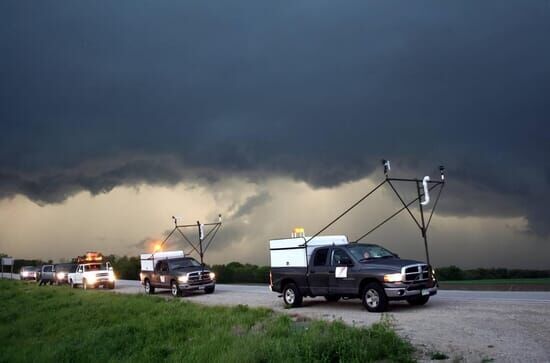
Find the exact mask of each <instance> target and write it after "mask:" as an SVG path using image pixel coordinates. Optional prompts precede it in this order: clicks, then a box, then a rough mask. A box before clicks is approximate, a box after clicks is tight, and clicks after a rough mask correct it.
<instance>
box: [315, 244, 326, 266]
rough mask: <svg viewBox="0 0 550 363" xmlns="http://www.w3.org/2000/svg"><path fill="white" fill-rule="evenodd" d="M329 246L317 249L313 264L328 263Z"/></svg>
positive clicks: (322, 264) (321, 264)
mask: <svg viewBox="0 0 550 363" xmlns="http://www.w3.org/2000/svg"><path fill="white" fill-rule="evenodd" d="M327 256H328V248H321V249H320V250H317V251H315V257H314V258H313V266H324V265H326V264H327Z"/></svg>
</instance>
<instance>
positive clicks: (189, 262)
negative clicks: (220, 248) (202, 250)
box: [168, 257, 201, 270]
mask: <svg viewBox="0 0 550 363" xmlns="http://www.w3.org/2000/svg"><path fill="white" fill-rule="evenodd" d="M168 263H169V264H170V270H176V269H178V268H186V267H200V265H201V264H200V263H199V262H198V261H197V260H195V259H194V258H189V257H186V258H176V259H173V260H169V262H168Z"/></svg>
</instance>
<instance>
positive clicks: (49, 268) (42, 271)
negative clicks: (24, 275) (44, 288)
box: [36, 265, 55, 285]
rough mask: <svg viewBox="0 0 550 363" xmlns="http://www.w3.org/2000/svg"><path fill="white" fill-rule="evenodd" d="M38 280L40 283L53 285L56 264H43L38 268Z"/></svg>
mask: <svg viewBox="0 0 550 363" xmlns="http://www.w3.org/2000/svg"><path fill="white" fill-rule="evenodd" d="M36 281H38V285H46V284H50V285H52V284H53V283H54V282H55V266H54V265H42V266H40V267H38V268H37V270H36Z"/></svg>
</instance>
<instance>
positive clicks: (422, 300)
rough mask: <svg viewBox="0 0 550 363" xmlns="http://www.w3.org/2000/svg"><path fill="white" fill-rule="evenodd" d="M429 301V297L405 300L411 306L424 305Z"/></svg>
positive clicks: (415, 297)
mask: <svg viewBox="0 0 550 363" xmlns="http://www.w3.org/2000/svg"><path fill="white" fill-rule="evenodd" d="M428 300H430V297H429V296H414V297H410V298H408V299H407V302H408V303H409V304H410V305H413V306H420V305H424V304H426V303H427V302H428Z"/></svg>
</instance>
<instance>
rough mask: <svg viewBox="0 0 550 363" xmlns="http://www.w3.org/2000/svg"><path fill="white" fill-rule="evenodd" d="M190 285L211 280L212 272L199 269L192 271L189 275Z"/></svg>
mask: <svg viewBox="0 0 550 363" xmlns="http://www.w3.org/2000/svg"><path fill="white" fill-rule="evenodd" d="M187 281H188V282H189V284H190V285H196V284H204V283H208V282H210V281H211V279H210V272H208V271H197V272H191V273H189V275H188V280H187Z"/></svg>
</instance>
